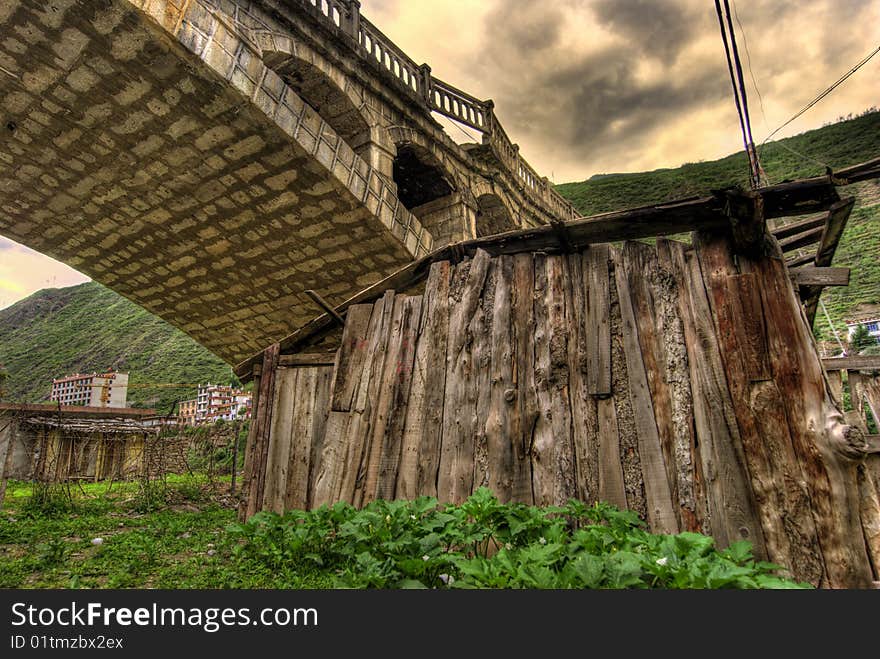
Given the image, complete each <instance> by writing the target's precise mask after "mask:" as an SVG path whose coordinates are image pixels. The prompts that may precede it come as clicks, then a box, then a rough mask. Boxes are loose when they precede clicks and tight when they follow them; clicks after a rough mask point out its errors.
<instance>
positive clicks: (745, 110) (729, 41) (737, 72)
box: [715, 0, 761, 188]
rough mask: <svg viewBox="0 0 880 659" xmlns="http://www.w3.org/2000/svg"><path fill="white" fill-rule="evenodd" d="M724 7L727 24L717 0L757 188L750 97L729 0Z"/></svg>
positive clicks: (745, 145) (725, 46) (744, 137)
mask: <svg viewBox="0 0 880 659" xmlns="http://www.w3.org/2000/svg"><path fill="white" fill-rule="evenodd" d="M724 8H725V11H726V13H727V21H726V24H725V19H724V12H722V10H721V2H720V0H715V11H716V13H717V14H718V26H719V27H720V29H721V40H722V41H723V42H724V54H725V56H726V58H727V71H728V73H729V74H730V84H731V86H732V87H733V100H734V103H735V104H736V112H737V115H738V117H739V125H740V130H741V131H742V137H743V147H744V148H745V151H746V155H747V156H748V158H749V170H750V174H751V176H750V178H751V184H752V188H757V187H758V186H760V184H761V168H760V164H759V163H758V154H757V152H756V151H755V142H754V140H753V139H752V127H751V121H750V120H749V106H748V98H747V96H746V87H745V81H744V79H743V72H742V64H741V63H740V59H739V50H738V48H737V46H736V34H735V33H734V30H733V22H732V19H731V13H730V4H729V3H728V0H724Z"/></svg>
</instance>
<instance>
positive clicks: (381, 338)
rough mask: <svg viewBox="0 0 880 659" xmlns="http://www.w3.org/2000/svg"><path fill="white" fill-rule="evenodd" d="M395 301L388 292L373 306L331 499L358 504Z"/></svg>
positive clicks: (391, 292)
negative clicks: (368, 439)
mask: <svg viewBox="0 0 880 659" xmlns="http://www.w3.org/2000/svg"><path fill="white" fill-rule="evenodd" d="M393 304H394V293H393V291H389V292H388V293H386V294H385V296H384V297H382V298H381V299H380V300H378V301H377V302H376V303H375V304H374V305H373V312H372V314H371V315H370V324H369V328H368V329H367V334H366V340H367V344H366V350H365V358H364V361H363V368H361V369H359V371H360V372H359V374H358V373H355V374H354V377H355V381H356V386H355V390H354V394H353V396H352V403H351V411H350V412H349V417H350V418H349V421H348V423H347V424H345V431H346V435H345V441H344V442H343V446H344V449H345V455H344V457H343V459H342V461H343V471H342V476H341V478H340V479H339V481H338V485H339V491H338V492H336V493H334V496H333V497H332V500H334V501H347V502H349V503H352V504H355V505H357V503H358V502H357V501H356V500H355V490H356V489H357V488H358V483H359V481H360V482H362V481H363V478H364V475H365V468H364V467H365V466H364V467H362V462H363V459H364V454H365V452H366V451H367V450H368V447H366V437H367V434H368V432H369V426H370V415H371V413H372V406H371V405H372V401H374V400H375V393H376V391H377V388H378V384H379V380H380V379H381V376H382V372H381V370H382V369H381V366H382V363H383V358H384V354H385V340H386V338H387V337H386V334H387V329H388V317H389V316H390V314H391V308H392V307H393Z"/></svg>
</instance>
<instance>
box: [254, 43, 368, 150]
mask: <svg viewBox="0 0 880 659" xmlns="http://www.w3.org/2000/svg"><path fill="white" fill-rule="evenodd" d="M263 60H264V62H265V64H266V66H267V67H269V68H270V69H272V70H273V71H275V73H277V74H278V75H279V76H281V78H282V79H283V80H284V82H285V83H287V85H288V86H290V88H291V89H293V91H295V92H296V93H297V95H298V96H299V97H300V98H301V99H302V100H303V101H304V102H305V103H307V104H308V105H309V106H310V107H311V108H312V109H313V110H314V111H315V112H317V113H318V114H319V115H320V117H321V118H322V119H323V120H324V121H326V122H327V123H328V124H329V125H330V126H331V127H332V128H333V130H334V131H336V134H337V135H339V137H341V138H342V139H343V140H345V141H346V142H347V143H348V145H349V146H350V147H351V148H352V149H354V151H355V153H357V154H358V155H359V156H361V157H362V158H364V159H365V160H368V161H369V158H368V157H367V155H366V154H367V151H368V150H369V148H370V126H369V124H368V123H367V121H366V119H365V118H364V116H363V114H361V111H360V110H359V109H358V107H357V106H356V105H355V103H354V101H353V100H352V99H351V97H349V96H348V94H346V93H345V92H344V91H343V90H342V89H341V88H340V87H339V85H337V84H336V82H335V81H334V80H333V79H332V78H331V77H330V76H328V75H327V74H326V73H324V72H323V71H321V69H319V68H318V67H316V66H315V65H313V64H309V63H308V62H306V61H304V60H301V59H298V58H296V57H292V56H291V55H288V54H286V53H267V54H265V55H264V57H263Z"/></svg>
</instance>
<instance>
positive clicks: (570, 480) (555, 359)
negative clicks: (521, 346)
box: [532, 255, 577, 506]
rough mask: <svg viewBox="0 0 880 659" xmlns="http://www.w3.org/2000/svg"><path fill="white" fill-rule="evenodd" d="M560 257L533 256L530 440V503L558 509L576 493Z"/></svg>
mask: <svg viewBox="0 0 880 659" xmlns="http://www.w3.org/2000/svg"><path fill="white" fill-rule="evenodd" d="M562 277H563V273H562V258H561V257H558V256H543V255H537V256H536V257H535V391H536V393H537V399H538V412H539V416H538V419H537V422H536V424H535V429H534V433H533V438H534V439H533V442H532V483H533V489H534V493H535V504H536V505H544V506H546V505H560V504H564V503H565V502H566V501H567V500H568V499H570V498H571V497H574V496H575V495H576V493H577V486H576V484H575V477H574V448H573V445H572V438H571V416H570V407H569V401H568V386H569V375H568V345H567V341H566V335H567V333H568V332H567V327H566V315H565V294H564V286H563V279H562Z"/></svg>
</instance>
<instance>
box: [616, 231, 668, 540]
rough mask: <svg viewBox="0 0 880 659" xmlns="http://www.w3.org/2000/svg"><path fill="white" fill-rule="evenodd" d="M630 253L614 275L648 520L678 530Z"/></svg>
mask: <svg viewBox="0 0 880 659" xmlns="http://www.w3.org/2000/svg"><path fill="white" fill-rule="evenodd" d="M628 254H629V255H632V254H637V252H636V251H634V250H632V249H630V250H627V249H626V247H624V251H623V252H617V253H616V254H615V268H614V274H615V279H616V281H617V295H618V300H619V303H620V316H621V330H622V333H623V348H624V355H625V358H626V372H627V378H628V388H629V396H630V405H631V406H632V409H633V413H634V416H635V419H634V421H635V428H636V433H637V436H638V450H639V463H640V465H641V471H642V478H643V480H644V488H645V502H646V506H647V512H648V522H649V523H650V525H651V529H652V530H653V531H654V532H655V533H678V515H677V514H676V512H675V510H674V508H673V505H672V492H671V489H670V485H669V477H668V474H667V470H666V460H665V459H664V456H663V448H662V446H661V444H660V434H659V432H658V430H657V420H656V418H655V411H654V405H653V403H652V401H651V392H650V390H649V389H648V378H647V374H646V372H645V362H644V361H643V352H642V346H641V344H640V343H639V335H638V326H637V325H636V319H635V312H634V311H633V305H632V298H631V296H630V288H629V280H628V274H627V270H628V269H629V270H631V268H628V267H627V255H628ZM632 265H633V266H636V265H638V266H643V265H645V264H644V262H642V261H639V260H635V263H634V264H632ZM642 274H643V276H644V274H645V271H644V270H642ZM651 320H653V318H652V319H651ZM646 343H647V342H646ZM653 348H654V346H653V345H650V344H649V348H648V350H646V353H647V354H649V355H651V356H652V365H653V366H654V368H655V369H656V368H657V360H656V358H654V352H653Z"/></svg>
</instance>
